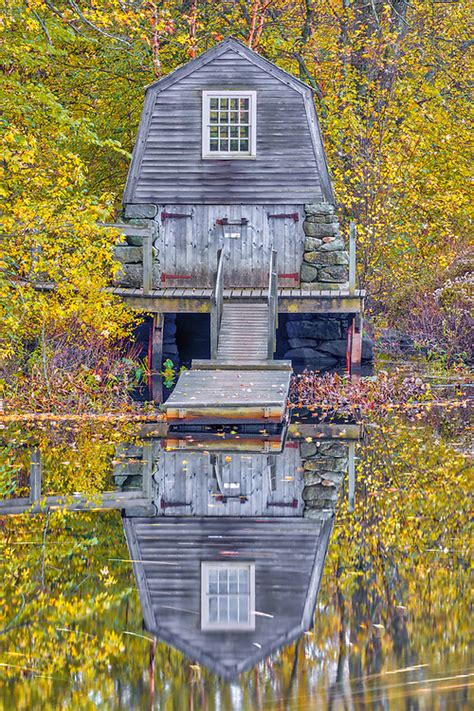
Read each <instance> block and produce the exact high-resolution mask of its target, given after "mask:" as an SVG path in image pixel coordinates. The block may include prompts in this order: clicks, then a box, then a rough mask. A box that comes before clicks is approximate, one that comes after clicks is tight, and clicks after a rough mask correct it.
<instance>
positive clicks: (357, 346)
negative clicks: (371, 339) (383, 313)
mask: <svg viewBox="0 0 474 711" xmlns="http://www.w3.org/2000/svg"><path fill="white" fill-rule="evenodd" d="M351 331H352V334H351V370H350V374H351V377H356V378H358V377H359V375H360V367H361V363H362V314H354V316H353V318H352V325H351Z"/></svg>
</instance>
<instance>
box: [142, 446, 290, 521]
mask: <svg viewBox="0 0 474 711" xmlns="http://www.w3.org/2000/svg"><path fill="white" fill-rule="evenodd" d="M292 444H293V443H292ZM303 486H304V482H303V467H302V466H301V458H300V454H299V448H298V447H293V446H289V445H287V446H286V447H285V450H284V452H282V453H281V454H253V453H252V454H249V453H248V452H246V453H240V452H233V453H231V454H228V453H225V452H224V453H218V454H209V453H207V454H206V453H204V452H186V451H184V452H162V454H161V456H160V459H159V462H158V467H157V470H156V472H155V474H154V492H153V496H154V501H155V504H156V509H157V514H158V515H159V516H246V517H250V516H267V517H270V518H282V517H285V518H290V517H291V518H296V517H302V516H303V497H302V494H303ZM219 494H224V495H227V496H228V497H229V498H228V499H227V501H220V500H219V499H218V495H219ZM238 496H242V497H244V498H245V500H242V501H240V500H239V498H237V497H238ZM294 500H296V502H297V504H296V505H295V506H290V505H289V504H291V503H292V502H293V501H294ZM180 502H181V503H182V504H185V505H179V504H180ZM282 504H286V505H282Z"/></svg>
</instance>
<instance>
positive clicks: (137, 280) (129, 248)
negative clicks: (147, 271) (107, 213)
mask: <svg viewBox="0 0 474 711" xmlns="http://www.w3.org/2000/svg"><path fill="white" fill-rule="evenodd" d="M155 216H156V207H155V205H125V208H124V213H123V215H122V220H123V222H126V223H127V224H129V225H135V226H136V227H151V229H152V244H153V270H152V286H153V287H154V288H158V287H159V286H160V275H159V261H158V259H159V237H160V231H159V225H158V222H157V221H156V220H155V219H154V218H155ZM142 246H143V238H142V237H140V236H138V235H127V236H126V237H124V238H123V240H122V242H121V243H120V244H118V245H117V246H116V247H115V249H114V254H115V257H116V258H117V259H118V260H119V261H120V263H121V268H120V270H119V272H118V273H117V275H116V277H115V284H116V285H117V286H124V287H134V288H137V287H139V286H140V285H141V284H143V256H142Z"/></svg>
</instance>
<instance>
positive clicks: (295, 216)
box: [268, 212, 300, 222]
mask: <svg viewBox="0 0 474 711" xmlns="http://www.w3.org/2000/svg"><path fill="white" fill-rule="evenodd" d="M268 217H275V218H276V219H278V220H284V219H285V217H289V218H290V219H292V220H293V222H298V221H299V219H300V215H299V213H298V212H277V213H276V214H274V215H271V214H270V213H268Z"/></svg>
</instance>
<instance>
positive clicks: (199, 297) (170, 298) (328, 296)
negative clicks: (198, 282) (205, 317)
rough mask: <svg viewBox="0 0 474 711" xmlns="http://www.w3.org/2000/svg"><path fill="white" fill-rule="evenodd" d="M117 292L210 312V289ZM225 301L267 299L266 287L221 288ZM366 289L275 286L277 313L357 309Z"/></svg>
mask: <svg viewBox="0 0 474 711" xmlns="http://www.w3.org/2000/svg"><path fill="white" fill-rule="evenodd" d="M111 291H112V293H113V294H115V295H116V296H120V297H121V298H122V299H124V301H125V303H126V304H127V306H128V307H129V308H132V309H135V310H138V311H147V312H150V313H210V312H211V310H212V293H213V290H212V289H199V288H197V287H196V288H183V287H176V288H174V287H166V288H164V289H152V290H151V291H150V292H149V293H148V294H145V293H144V292H143V289H125V288H118V287H117V288H114V289H112V290H111ZM223 296H224V302H226V301H232V302H233V303H235V302H239V301H241V302H244V303H245V302H250V301H253V302H262V303H263V302H266V300H267V298H268V291H267V289H250V288H248V289H241V288H238V289H224V294H223ZM364 298H365V291H363V290H360V289H356V290H355V291H354V293H353V294H351V293H350V291H349V289H330V290H325V291H322V290H318V289H314V290H309V289H290V288H284V287H282V288H279V289H278V311H279V312H280V313H298V312H300V313H360V312H361V311H362V308H363V302H364Z"/></svg>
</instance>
